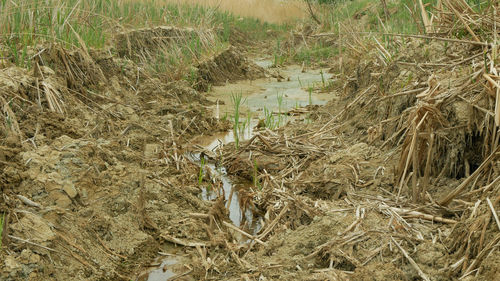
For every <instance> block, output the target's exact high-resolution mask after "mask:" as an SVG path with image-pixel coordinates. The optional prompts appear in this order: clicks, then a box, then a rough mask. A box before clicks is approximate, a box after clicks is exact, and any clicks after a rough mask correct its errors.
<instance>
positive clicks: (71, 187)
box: [62, 183, 78, 198]
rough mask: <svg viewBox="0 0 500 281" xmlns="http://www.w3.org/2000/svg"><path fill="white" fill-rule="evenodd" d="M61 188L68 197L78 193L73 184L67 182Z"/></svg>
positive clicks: (73, 196)
mask: <svg viewBox="0 0 500 281" xmlns="http://www.w3.org/2000/svg"><path fill="white" fill-rule="evenodd" d="M62 189H63V190H64V192H66V194H68V196H69V197H70V198H75V197H76V196H77V195H78V191H77V190H76V188H75V186H74V185H73V184H70V183H67V184H65V185H64V186H63V188H62Z"/></svg>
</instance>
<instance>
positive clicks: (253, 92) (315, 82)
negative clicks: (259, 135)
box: [210, 59, 332, 117]
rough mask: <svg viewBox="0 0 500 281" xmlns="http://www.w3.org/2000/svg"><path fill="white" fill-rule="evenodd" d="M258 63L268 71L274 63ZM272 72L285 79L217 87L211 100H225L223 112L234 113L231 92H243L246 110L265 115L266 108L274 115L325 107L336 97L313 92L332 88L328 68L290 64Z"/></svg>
mask: <svg viewBox="0 0 500 281" xmlns="http://www.w3.org/2000/svg"><path fill="white" fill-rule="evenodd" d="M255 63H256V64H257V65H259V66H261V67H263V68H266V69H267V68H270V67H271V66H272V64H273V63H272V61H270V60H266V59H258V60H256V61H255ZM271 72H278V73H279V74H280V75H281V76H282V77H283V78H282V79H279V80H280V81H277V79H276V78H266V79H257V80H254V81H239V82H236V83H231V84H227V85H225V86H219V87H213V89H212V92H211V95H212V96H211V97H210V98H211V99H213V100H214V101H215V100H221V101H224V103H225V105H221V106H222V108H221V109H220V111H221V112H222V113H224V111H226V112H227V111H229V112H231V111H232V110H233V109H232V103H231V100H230V96H231V93H242V95H243V98H244V100H245V102H244V104H242V106H243V108H245V109H246V110H248V111H251V112H261V115H262V111H263V110H264V108H265V109H267V110H269V111H274V112H277V111H279V110H281V111H282V113H284V112H287V111H289V110H291V109H293V108H295V107H305V106H307V105H324V104H326V103H327V102H328V101H329V100H331V98H332V97H331V94H330V93H325V92H319V93H318V92H315V91H312V89H316V88H318V87H320V88H321V87H326V86H327V85H328V83H329V79H330V78H331V74H329V73H328V71H327V70H326V69H315V70H312V69H307V70H305V71H302V67H301V66H299V65H289V66H284V67H281V68H276V69H272V70H271ZM310 90H311V91H310ZM278 96H280V97H281V98H282V102H278V98H277V97H278ZM260 117H263V116H260Z"/></svg>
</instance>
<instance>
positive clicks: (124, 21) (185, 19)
mask: <svg viewBox="0 0 500 281" xmlns="http://www.w3.org/2000/svg"><path fill="white" fill-rule="evenodd" d="M172 2H173V1H168V0H164V1H162V0H149V1H120V0H112V1H104V0H69V1H61V0H48V1H29V0H22V1H17V2H13V1H0V23H1V24H0V45H1V48H0V50H1V53H0V56H1V57H3V58H9V60H10V61H12V62H13V63H15V64H16V65H19V66H24V67H29V66H30V61H31V59H32V52H30V49H32V48H33V47H34V46H39V45H41V44H44V43H47V42H57V43H60V44H63V45H64V46H65V47H66V48H73V47H81V46H84V47H85V48H88V47H92V48H102V47H105V46H106V45H108V44H109V43H110V42H111V40H112V39H113V35H114V34H116V33H117V32H123V31H126V30H130V29H135V28H141V27H151V26H160V25H168V26H177V27H194V28H200V29H209V28H210V29H214V30H216V33H217V34H218V36H217V38H216V41H217V42H215V43H214V44H213V45H214V46H215V45H218V46H220V45H224V44H226V43H227V42H228V41H229V38H230V34H231V30H232V28H236V29H238V30H240V31H243V32H245V33H246V34H248V36H250V38H249V39H255V40H257V39H263V38H265V37H266V36H267V35H266V34H267V33H266V31H268V30H273V31H282V30H285V29H287V28H288V25H287V24H269V23H266V22H263V21H261V20H259V19H256V18H250V17H245V18H240V17H238V16H235V15H234V14H232V13H230V12H226V11H221V10H218V9H214V8H210V7H205V6H200V5H197V4H178V3H172ZM189 47H190V46H188V48H189ZM206 51H209V50H206ZM186 53H191V52H186ZM183 61H189V58H188V59H184V60H183Z"/></svg>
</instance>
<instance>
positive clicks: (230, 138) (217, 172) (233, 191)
mask: <svg viewBox="0 0 500 281" xmlns="http://www.w3.org/2000/svg"><path fill="white" fill-rule="evenodd" d="M255 125H256V121H255V120H252V122H251V124H250V126H248V127H247V128H244V129H243V130H240V134H239V139H240V141H244V140H248V139H250V138H251V137H253V135H254V132H253V127H254V126H255ZM234 140H235V135H234V131H233V130H230V131H228V132H227V133H225V134H224V135H219V136H217V135H216V136H213V137H209V138H205V139H204V142H202V143H198V145H200V146H202V147H203V148H204V149H205V150H207V151H215V150H216V149H217V148H218V147H219V146H221V145H224V144H227V143H231V142H234ZM188 157H189V158H190V159H191V160H192V161H193V162H196V163H199V164H200V165H201V166H202V168H203V169H204V172H207V171H209V172H210V174H211V175H214V176H215V178H217V179H219V180H220V182H221V183H222V186H221V187H222V189H221V190H216V189H214V188H212V187H206V188H203V189H202V193H201V198H202V199H203V200H207V201H212V200H215V199H216V198H217V197H218V196H219V193H218V191H221V192H222V194H223V195H224V200H225V202H227V204H228V206H226V207H227V209H228V211H229V219H230V220H231V222H232V223H233V225H234V226H236V227H242V224H243V223H245V225H244V227H243V229H244V230H245V231H247V232H249V233H250V234H256V233H257V232H259V231H260V229H261V222H260V218H255V216H254V213H253V212H252V210H250V209H248V208H246V209H245V210H243V209H244V208H242V206H240V190H244V189H250V188H251V187H252V185H251V184H250V183H247V182H238V183H234V182H233V181H232V180H231V179H230V178H229V176H228V174H227V172H226V169H225V168H224V167H216V165H215V164H214V163H206V162H203V164H202V159H201V154H200V153H193V154H190V155H189V156H188Z"/></svg>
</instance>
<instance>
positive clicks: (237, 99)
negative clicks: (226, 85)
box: [231, 93, 245, 148]
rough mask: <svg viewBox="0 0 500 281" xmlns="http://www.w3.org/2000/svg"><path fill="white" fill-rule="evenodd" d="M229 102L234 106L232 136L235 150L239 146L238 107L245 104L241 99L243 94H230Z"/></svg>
mask: <svg viewBox="0 0 500 281" xmlns="http://www.w3.org/2000/svg"><path fill="white" fill-rule="evenodd" d="M231 101H232V102H233V106H234V116H233V134H234V143H235V145H236V148H239V144H240V132H239V127H240V107H241V104H242V103H244V102H245V100H244V99H243V94H242V93H238V94H235V93H232V94H231Z"/></svg>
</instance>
